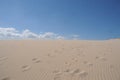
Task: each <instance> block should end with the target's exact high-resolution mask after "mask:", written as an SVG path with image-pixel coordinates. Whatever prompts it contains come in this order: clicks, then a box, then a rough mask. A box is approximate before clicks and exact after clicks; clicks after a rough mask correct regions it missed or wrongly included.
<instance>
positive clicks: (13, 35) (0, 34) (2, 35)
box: [0, 27, 79, 40]
mask: <svg viewBox="0 0 120 80" xmlns="http://www.w3.org/2000/svg"><path fill="white" fill-rule="evenodd" d="M72 37H73V39H75V38H78V37H79V36H78V35H72ZM0 39H44V40H47V39H52V40H53V39H57V40H61V39H62V40H63V39H67V37H64V36H61V35H59V34H56V33H53V32H45V33H40V34H36V33H34V32H32V31H30V30H29V29H25V30H23V31H18V30H16V29H15V28H12V27H11V28H0Z"/></svg>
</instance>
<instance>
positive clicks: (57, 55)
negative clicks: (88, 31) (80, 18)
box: [0, 39, 120, 80]
mask: <svg viewBox="0 0 120 80" xmlns="http://www.w3.org/2000/svg"><path fill="white" fill-rule="evenodd" d="M0 80H120V40H117V39H116V40H115V39H113V40H101V41H100V40H96V41H92V40H91V41H90V40H1V41H0Z"/></svg>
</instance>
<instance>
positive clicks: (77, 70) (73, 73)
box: [69, 69, 80, 76]
mask: <svg viewBox="0 0 120 80" xmlns="http://www.w3.org/2000/svg"><path fill="white" fill-rule="evenodd" d="M79 72H80V69H75V70H73V71H71V72H69V73H70V74H71V75H72V76H74V75H75V74H77V73H79Z"/></svg>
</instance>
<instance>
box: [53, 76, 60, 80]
mask: <svg viewBox="0 0 120 80" xmlns="http://www.w3.org/2000/svg"><path fill="white" fill-rule="evenodd" d="M53 80H61V77H60V76H55V77H54V79H53Z"/></svg>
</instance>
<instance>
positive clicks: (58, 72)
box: [53, 70, 62, 75]
mask: <svg viewBox="0 0 120 80" xmlns="http://www.w3.org/2000/svg"><path fill="white" fill-rule="evenodd" d="M53 73H54V74H55V75H61V74H62V72H61V71H59V70H54V71H53Z"/></svg>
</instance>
